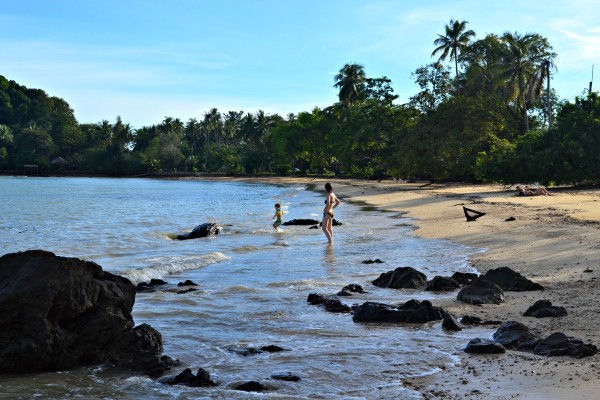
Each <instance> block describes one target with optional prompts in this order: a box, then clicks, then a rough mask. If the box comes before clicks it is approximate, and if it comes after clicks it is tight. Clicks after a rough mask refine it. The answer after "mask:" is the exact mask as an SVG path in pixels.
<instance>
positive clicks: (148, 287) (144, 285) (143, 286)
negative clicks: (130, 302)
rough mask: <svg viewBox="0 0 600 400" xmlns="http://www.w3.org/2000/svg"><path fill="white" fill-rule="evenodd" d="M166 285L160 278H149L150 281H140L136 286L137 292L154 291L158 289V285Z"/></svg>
mask: <svg viewBox="0 0 600 400" xmlns="http://www.w3.org/2000/svg"><path fill="white" fill-rule="evenodd" d="M164 285H167V282H165V281H163V280H162V279H151V280H150V283H148V282H140V283H138V284H137V286H136V288H135V289H136V291H137V292H155V291H157V290H159V287H160V286H164Z"/></svg>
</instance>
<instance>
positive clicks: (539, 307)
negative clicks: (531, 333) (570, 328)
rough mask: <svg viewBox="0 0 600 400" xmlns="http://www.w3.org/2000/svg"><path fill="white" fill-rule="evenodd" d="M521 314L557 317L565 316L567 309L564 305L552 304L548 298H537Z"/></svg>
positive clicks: (537, 316) (536, 316)
mask: <svg viewBox="0 0 600 400" xmlns="http://www.w3.org/2000/svg"><path fill="white" fill-rule="evenodd" d="M523 315H524V316H526V317H535V318H558V317H566V316H567V310H566V309H565V308H564V307H559V306H553V305H552V303H551V302H550V300H538V301H536V302H535V303H534V304H533V305H532V306H531V307H529V308H528V309H527V311H525V313H524V314H523Z"/></svg>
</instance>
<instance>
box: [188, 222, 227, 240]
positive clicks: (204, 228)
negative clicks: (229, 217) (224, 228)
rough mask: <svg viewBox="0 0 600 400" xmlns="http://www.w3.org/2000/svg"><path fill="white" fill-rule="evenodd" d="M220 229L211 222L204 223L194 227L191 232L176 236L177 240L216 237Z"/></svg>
mask: <svg viewBox="0 0 600 400" xmlns="http://www.w3.org/2000/svg"><path fill="white" fill-rule="evenodd" d="M219 232H221V229H220V228H219V227H218V226H217V224H215V223H213V222H205V223H204V224H201V225H198V226H196V227H195V228H194V229H193V230H192V231H191V232H188V233H184V234H182V235H178V236H177V240H188V239H197V238H204V237H207V236H214V235H218V234H219Z"/></svg>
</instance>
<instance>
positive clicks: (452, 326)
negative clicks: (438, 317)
mask: <svg viewBox="0 0 600 400" xmlns="http://www.w3.org/2000/svg"><path fill="white" fill-rule="evenodd" d="M442 329H443V330H445V331H455V332H458V331H462V328H461V327H460V325H459V323H458V321H457V320H456V318H454V316H453V315H451V314H444V319H443V320H442Z"/></svg>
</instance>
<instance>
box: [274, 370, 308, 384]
mask: <svg viewBox="0 0 600 400" xmlns="http://www.w3.org/2000/svg"><path fill="white" fill-rule="evenodd" d="M271 378H273V379H277V380H280V381H287V382H298V381H300V380H302V378H300V377H299V376H298V375H294V374H292V373H291V372H279V373H276V374H273V375H271Z"/></svg>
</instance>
